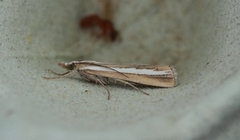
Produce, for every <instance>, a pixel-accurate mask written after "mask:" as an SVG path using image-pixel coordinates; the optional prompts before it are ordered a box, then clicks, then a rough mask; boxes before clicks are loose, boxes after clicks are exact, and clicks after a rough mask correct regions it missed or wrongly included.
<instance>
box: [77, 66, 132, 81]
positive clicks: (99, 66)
mask: <svg viewBox="0 0 240 140" xmlns="http://www.w3.org/2000/svg"><path fill="white" fill-rule="evenodd" d="M81 63H82V64H83V63H86V62H80V63H79V64H81ZM76 64H77V63H76ZM87 64H89V63H87ZM89 65H93V66H99V67H104V68H107V69H110V70H112V71H115V72H117V73H119V74H121V75H123V76H125V77H127V78H128V76H127V75H125V74H123V73H121V72H120V71H117V70H115V69H113V68H111V67H108V66H104V65H101V64H89Z"/></svg>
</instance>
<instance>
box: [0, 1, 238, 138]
mask: <svg viewBox="0 0 240 140" xmlns="http://www.w3.org/2000/svg"><path fill="white" fill-rule="evenodd" d="M113 6H114V11H113V17H114V19H113V21H114V23H115V25H116V28H117V29H118V30H119V32H120V34H121V38H122V41H117V42H114V43H109V42H104V41H101V40H98V39H94V38H92V37H91V36H90V34H89V33H87V32H83V31H81V30H80V29H79V27H78V22H79V19H81V18H82V17H83V16H85V15H88V14H90V13H100V14H101V12H102V5H101V1H97V0H92V1H84V0H71V1H66V0H51V1H49V0H40V1H37V0H18V1H15V0H1V1H0V56H1V59H0V62H1V63H0V64H1V67H0V88H1V90H0V139H11V140H12V139H24V140H30V139H39V140H40V139H41V140H42V139H58V140H59V139H75V138H84V139H179V140H181V139H184V140H186V139H199V140H200V139H239V138H240V135H239V131H240V127H239V125H240V120H239V117H240V113H239V112H240V102H239V100H240V86H239V83H240V71H239V67H240V64H239V60H240V48H239V45H240V40H239V38H240V32H239V31H240V28H239V27H240V20H239V18H240V17H239V13H240V1H239V0H229V1H220V0H211V1H209V0H141V1H139V0H131V1H127V0H119V1H114V5H113ZM89 59H90V60H97V61H103V62H115V63H123V62H124V63H148V64H159V65H170V64H171V65H174V66H175V67H176V69H177V71H178V73H179V84H178V86H177V87H176V88H168V89H167V88H163V89H159V88H143V90H144V91H146V92H148V93H150V94H151V95H150V96H145V95H143V94H141V93H139V92H138V91H136V90H133V89H132V88H130V87H125V86H121V85H120V86H118V85H117V86H116V85H110V86H109V87H108V88H109V90H110V92H111V100H110V101H108V100H107V94H106V91H105V89H104V88H102V87H101V86H100V85H96V84H92V83H88V82H85V81H84V80H82V79H80V78H78V75H77V74H76V75H73V76H72V77H70V78H62V79H58V80H45V79H43V78H42V76H52V75H51V74H50V73H49V72H48V71H47V69H52V70H54V71H57V72H64V70H63V69H61V68H60V67H58V66H57V63H58V62H61V61H66V62H69V61H72V60H89Z"/></svg>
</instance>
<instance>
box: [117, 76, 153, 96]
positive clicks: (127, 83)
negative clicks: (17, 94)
mask: <svg viewBox="0 0 240 140" xmlns="http://www.w3.org/2000/svg"><path fill="white" fill-rule="evenodd" d="M116 81H118V82H122V83H124V84H126V85H129V86H131V87H132V88H135V89H136V90H138V91H140V92H142V93H143V94H146V95H149V94H148V93H147V92H144V91H142V90H141V89H139V88H137V87H136V86H134V85H133V84H131V83H129V82H127V81H124V80H120V79H116Z"/></svg>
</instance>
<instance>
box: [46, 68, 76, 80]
mask: <svg viewBox="0 0 240 140" xmlns="http://www.w3.org/2000/svg"><path fill="white" fill-rule="evenodd" d="M49 71H50V72H51V73H53V74H55V75H57V76H58V77H43V78H45V79H58V78H62V77H66V76H69V75H70V74H72V73H73V72H74V71H67V72H65V73H56V72H54V71H52V70H49Z"/></svg>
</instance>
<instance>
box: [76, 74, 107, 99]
mask: <svg viewBox="0 0 240 140" xmlns="http://www.w3.org/2000/svg"><path fill="white" fill-rule="evenodd" d="M79 73H80V75H81V76H83V77H84V78H85V79H87V80H89V81H93V82H96V83H97V84H98V83H99V84H101V85H102V86H103V87H104V88H105V89H106V90H107V93H108V100H110V92H109V90H108V89H107V87H106V86H105V84H106V83H105V81H103V80H102V79H101V78H100V77H98V76H96V75H92V74H88V73H86V72H84V71H79Z"/></svg>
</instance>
